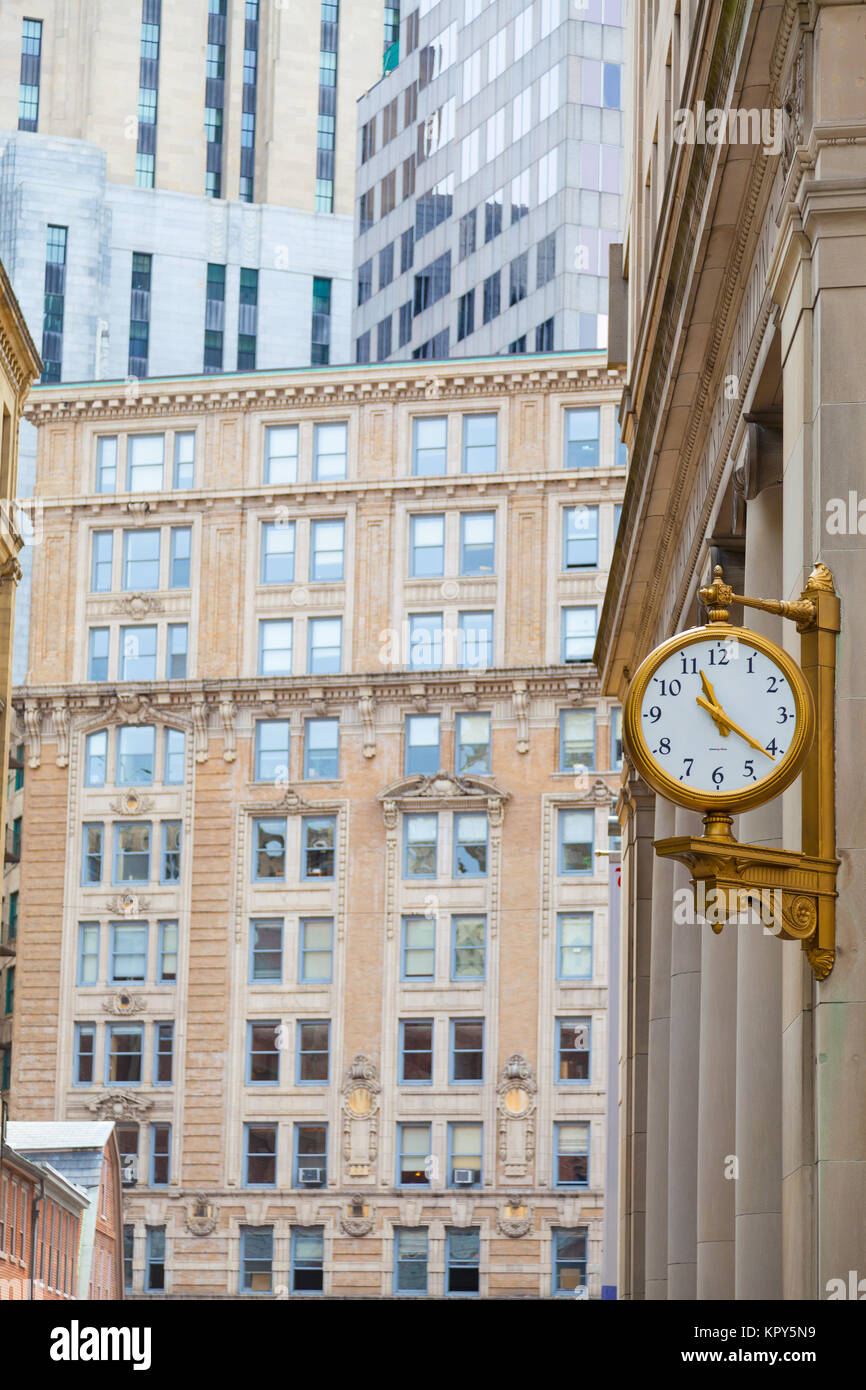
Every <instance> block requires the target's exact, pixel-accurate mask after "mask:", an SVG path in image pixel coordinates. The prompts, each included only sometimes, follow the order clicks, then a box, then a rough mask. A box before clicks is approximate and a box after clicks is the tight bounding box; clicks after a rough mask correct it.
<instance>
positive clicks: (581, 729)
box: [559, 709, 595, 772]
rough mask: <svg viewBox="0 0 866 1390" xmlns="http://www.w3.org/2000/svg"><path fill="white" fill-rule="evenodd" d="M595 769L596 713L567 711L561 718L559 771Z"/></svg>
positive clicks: (579, 710)
mask: <svg viewBox="0 0 866 1390" xmlns="http://www.w3.org/2000/svg"><path fill="white" fill-rule="evenodd" d="M594 767H595V711H594V710H591V709H566V710H562V711H561V713H560V716H559V770H560V772H571V771H572V770H573V769H574V768H580V769H581V770H583V769H589V768H594Z"/></svg>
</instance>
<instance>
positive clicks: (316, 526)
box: [310, 520, 346, 584]
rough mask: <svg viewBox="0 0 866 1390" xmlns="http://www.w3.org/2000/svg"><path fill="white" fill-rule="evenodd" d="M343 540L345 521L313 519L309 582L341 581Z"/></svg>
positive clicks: (344, 538)
mask: <svg viewBox="0 0 866 1390" xmlns="http://www.w3.org/2000/svg"><path fill="white" fill-rule="evenodd" d="M345 541H346V523H345V521H342V520H340V521H313V522H311V523H310V582H311V583H313V584H326V583H331V584H334V583H340V582H341V581H342V579H343V551H344V549H345Z"/></svg>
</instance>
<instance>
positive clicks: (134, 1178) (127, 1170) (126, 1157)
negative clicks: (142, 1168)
mask: <svg viewBox="0 0 866 1390" xmlns="http://www.w3.org/2000/svg"><path fill="white" fill-rule="evenodd" d="M120 1181H121V1184H122V1186H123V1187H135V1184H136V1183H137V1182H138V1154H121V1155H120Z"/></svg>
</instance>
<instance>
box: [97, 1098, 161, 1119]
mask: <svg viewBox="0 0 866 1390" xmlns="http://www.w3.org/2000/svg"><path fill="white" fill-rule="evenodd" d="M87 1108H88V1110H92V1111H93V1113H94V1114H95V1115H97V1116H98V1117H99V1119H100V1120H138V1119H141V1118H143V1117H144V1116H145V1115H147V1114H148V1113H149V1112H150V1111H151V1110H152V1109H153V1101H152V1100H150V1099H149V1098H148V1097H147V1096H140V1095H137V1094H136V1092H135V1091H103V1092H102V1094H101V1095H99V1096H94V1097H93V1099H92V1100H89V1101H88V1102H87Z"/></svg>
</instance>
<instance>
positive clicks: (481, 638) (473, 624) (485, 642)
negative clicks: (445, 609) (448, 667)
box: [457, 613, 493, 671]
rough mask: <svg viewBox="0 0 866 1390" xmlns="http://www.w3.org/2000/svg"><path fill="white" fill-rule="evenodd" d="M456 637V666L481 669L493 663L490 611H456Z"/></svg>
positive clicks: (491, 617) (491, 616) (491, 618)
mask: <svg viewBox="0 0 866 1390" xmlns="http://www.w3.org/2000/svg"><path fill="white" fill-rule="evenodd" d="M457 637H458V660H457V664H458V666H460V667H463V668H466V669H470V670H476V671H477V670H482V671H483V670H486V669H487V668H488V667H489V666H491V665H492V664H493V614H492V613H458V615H457Z"/></svg>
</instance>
